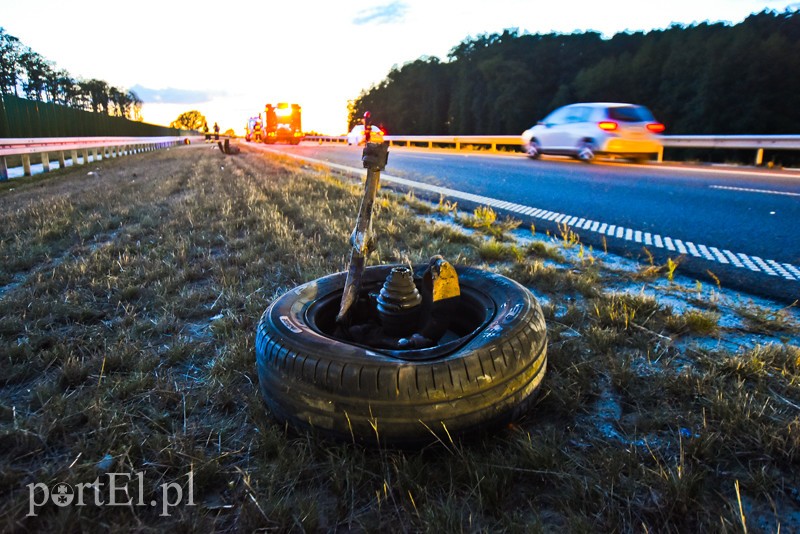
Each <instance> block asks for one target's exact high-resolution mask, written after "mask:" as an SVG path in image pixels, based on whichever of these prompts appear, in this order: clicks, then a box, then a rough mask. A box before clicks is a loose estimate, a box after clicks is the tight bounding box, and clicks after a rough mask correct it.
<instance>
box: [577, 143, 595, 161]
mask: <svg viewBox="0 0 800 534" xmlns="http://www.w3.org/2000/svg"><path fill="white" fill-rule="evenodd" d="M594 158H595V154H594V146H593V145H592V143H589V142H586V141H584V142H583V143H581V145H580V146H579V147H578V159H579V160H581V161H583V162H584V163H591V162H592V161H593V160H594Z"/></svg>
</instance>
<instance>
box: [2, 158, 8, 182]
mask: <svg viewBox="0 0 800 534" xmlns="http://www.w3.org/2000/svg"><path fill="white" fill-rule="evenodd" d="M6 180H8V164H7V163H6V157H5V156H0V182H5V181H6Z"/></svg>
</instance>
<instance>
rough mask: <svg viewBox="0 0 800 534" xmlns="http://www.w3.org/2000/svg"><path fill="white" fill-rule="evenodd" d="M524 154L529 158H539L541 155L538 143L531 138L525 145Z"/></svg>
mask: <svg viewBox="0 0 800 534" xmlns="http://www.w3.org/2000/svg"><path fill="white" fill-rule="evenodd" d="M525 154H526V155H527V156H528V157H529V158H531V159H539V157H540V156H541V155H542V149H541V147H540V146H539V143H538V142H537V141H535V140H534V139H531V141H530V143H528V145H527V146H526V147H525Z"/></svg>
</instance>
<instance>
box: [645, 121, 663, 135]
mask: <svg viewBox="0 0 800 534" xmlns="http://www.w3.org/2000/svg"><path fill="white" fill-rule="evenodd" d="M647 129H648V130H650V131H651V132H653V133H661V132H663V131H664V129H665V127H664V125H663V124H661V123H660V122H651V123H650V124H648V125H647Z"/></svg>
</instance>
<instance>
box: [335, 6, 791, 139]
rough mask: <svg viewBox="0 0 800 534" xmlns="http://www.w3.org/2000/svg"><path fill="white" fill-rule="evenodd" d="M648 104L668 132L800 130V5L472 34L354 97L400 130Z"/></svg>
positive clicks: (432, 130) (456, 127) (505, 130)
mask: <svg viewBox="0 0 800 534" xmlns="http://www.w3.org/2000/svg"><path fill="white" fill-rule="evenodd" d="M581 101H583V102H586V101H609V102H631V103H637V104H642V105H645V106H647V107H648V108H650V109H651V110H652V111H653V113H654V114H655V116H656V118H657V119H658V120H659V121H661V122H663V123H664V124H665V125H666V127H667V131H666V133H667V134H674V135H678V134H685V135H701V134H717V135H725V134H753V135H755V134H798V133H800V12H798V11H796V10H795V11H790V10H787V11H785V12H776V11H764V12H761V13H758V14H753V15H751V16H749V17H748V18H747V19H745V20H744V21H742V22H741V23H739V24H736V25H729V24H724V23H713V24H711V23H702V24H696V25H691V26H681V25H673V26H671V27H669V28H668V29H664V30H654V31H650V32H647V33H643V32H636V33H618V34H616V35H614V36H613V37H611V38H609V39H604V38H602V37H601V35H600V34H598V33H594V32H587V33H573V34H545V35H542V34H527V33H523V34H520V33H519V32H518V31H517V30H506V31H504V32H503V33H501V34H491V35H489V34H487V35H481V36H478V37H474V38H473V37H470V38H468V39H466V40H464V41H463V42H461V43H460V44H458V45H457V46H455V47H454V48H452V49H451V50H450V52H449V54H448V56H447V58H446V60H441V59H439V58H437V57H421V58H419V59H417V60H416V61H413V62H410V63H406V64H405V65H402V66H395V67H393V68H392V69H391V71H390V72H389V74H388V75H387V76H386V78H385V79H384V80H383V81H381V82H380V83H378V84H376V85H375V86H373V87H371V88H369V89H368V90H365V91H362V93H361V94H360V95H359V96H358V98H356V99H355V100H353V101H351V102H350V104H349V120H350V125H351V126H352V125H353V124H355V123H356V122H357V121H358V120H359V118H360V117H362V116H363V113H364V112H365V111H367V110H369V111H371V112H372V116H373V117H374V120H375V121H376V122H377V123H380V124H382V125H383V126H384V127H385V128H386V129H387V130H388V132H389V133H395V134H398V135H447V134H450V135H456V134H458V135H480V134H487V135H504V134H507V135H513V134H519V133H521V132H522V131H523V130H525V129H527V128H529V127H531V126H532V125H533V124H535V123H536V121H537V120H540V119H542V118H543V117H544V116H545V115H546V114H547V113H549V112H550V111H552V110H553V109H555V108H556V107H558V106H561V105H565V104H569V103H573V102H581Z"/></svg>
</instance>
